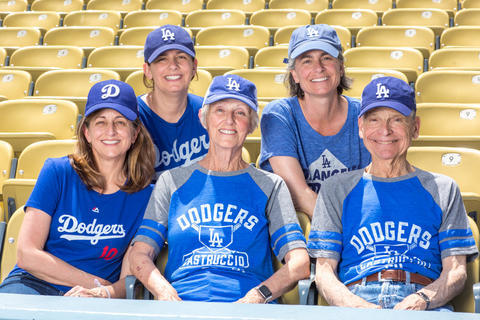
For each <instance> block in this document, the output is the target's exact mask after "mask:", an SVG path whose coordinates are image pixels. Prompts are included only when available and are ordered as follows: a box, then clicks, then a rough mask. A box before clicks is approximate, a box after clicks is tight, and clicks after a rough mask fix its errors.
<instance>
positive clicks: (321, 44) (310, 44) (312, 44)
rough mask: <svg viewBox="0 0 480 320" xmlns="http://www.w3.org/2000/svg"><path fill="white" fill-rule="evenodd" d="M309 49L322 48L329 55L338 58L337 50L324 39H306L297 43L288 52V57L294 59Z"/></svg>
mask: <svg viewBox="0 0 480 320" xmlns="http://www.w3.org/2000/svg"><path fill="white" fill-rule="evenodd" d="M310 50H322V51H325V52H326V53H328V54H329V55H331V56H332V57H334V58H338V54H339V52H338V50H337V49H336V48H335V47H334V46H332V45H331V44H329V43H328V42H326V41H306V42H305V43H303V44H301V45H299V46H298V47H296V48H295V49H294V50H293V51H292V52H291V53H290V57H289V58H290V59H295V58H297V57H298V56H299V55H301V54H302V53H304V52H307V51H310Z"/></svg>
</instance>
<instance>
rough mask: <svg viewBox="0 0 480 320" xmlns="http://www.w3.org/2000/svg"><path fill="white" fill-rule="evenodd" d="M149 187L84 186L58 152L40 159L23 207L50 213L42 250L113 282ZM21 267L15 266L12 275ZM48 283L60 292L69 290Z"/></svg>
mask: <svg viewBox="0 0 480 320" xmlns="http://www.w3.org/2000/svg"><path fill="white" fill-rule="evenodd" d="M151 192H152V187H151V186H148V187H147V188H145V189H143V190H141V191H139V192H136V193H126V192H123V191H117V192H115V193H113V194H100V193H98V192H96V191H93V190H88V189H87V188H86V186H85V184H84V183H83V182H82V181H81V179H80V177H79V176H78V174H77V173H76V172H75V170H74V169H73V168H72V166H71V165H70V160H69V159H68V158H67V157H62V158H57V159H47V160H46V161H45V164H44V166H43V168H42V171H41V173H40V175H39V177H38V180H37V183H36V185H35V188H34V189H33V192H32V194H31V195H30V198H29V199H28V201H27V204H26V207H32V208H36V209H40V210H42V211H44V212H45V213H47V214H49V215H50V216H51V217H52V221H51V225H50V231H49V234H48V238H47V241H46V243H45V247H44V250H45V251H46V252H49V253H51V254H52V255H54V256H56V257H58V258H60V259H61V260H63V261H65V262H67V263H68V264H70V265H72V266H74V267H76V268H78V269H80V270H83V271H85V272H88V273H91V274H93V275H97V276H99V277H101V278H103V279H106V280H108V281H110V282H112V283H113V282H115V281H117V280H118V279H119V276H120V271H121V264H122V259H123V256H124V254H125V252H126V251H127V248H128V246H129V243H130V241H131V239H132V238H133V236H134V235H135V232H136V230H137V228H138V226H139V225H140V223H141V221H142V218H143V214H144V211H145V208H146V206H147V203H148V200H149V198H150V194H151ZM20 271H23V270H22V269H20V268H18V267H16V268H15V269H14V270H13V271H12V274H13V273H17V272H20ZM52 285H53V286H55V287H56V288H58V289H59V290H61V291H64V292H67V291H68V290H69V289H70V288H68V287H65V286H61V285H55V284H52ZM92 285H93V284H92Z"/></svg>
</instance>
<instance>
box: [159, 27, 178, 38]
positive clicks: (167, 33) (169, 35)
mask: <svg viewBox="0 0 480 320" xmlns="http://www.w3.org/2000/svg"><path fill="white" fill-rule="evenodd" d="M161 30H162V39H163V41H167V40H175V33H173V32H172V31H170V30H169V29H161Z"/></svg>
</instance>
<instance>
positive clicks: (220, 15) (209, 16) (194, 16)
mask: <svg viewBox="0 0 480 320" xmlns="http://www.w3.org/2000/svg"><path fill="white" fill-rule="evenodd" d="M245 19H246V16H245V13H244V12H243V11H240V10H234V9H230V10H229V9H218V10H217V9H211V10H195V11H192V12H190V13H189V14H188V15H187V16H186V17H185V27H187V28H189V29H190V30H192V32H193V34H194V35H196V34H197V33H198V31H200V30H201V29H202V28H205V27H212V26H232V25H244V24H245Z"/></svg>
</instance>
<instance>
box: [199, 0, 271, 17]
mask: <svg viewBox="0 0 480 320" xmlns="http://www.w3.org/2000/svg"><path fill="white" fill-rule="evenodd" d="M207 9H237V10H241V11H243V12H245V14H246V15H247V16H250V15H251V14H252V13H253V12H255V11H258V10H262V9H265V0H249V1H245V0H208V1H207Z"/></svg>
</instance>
